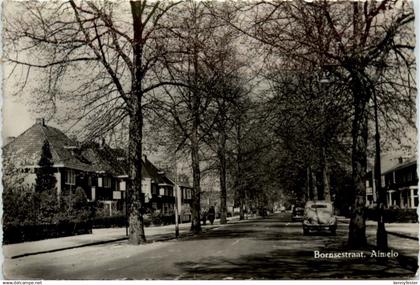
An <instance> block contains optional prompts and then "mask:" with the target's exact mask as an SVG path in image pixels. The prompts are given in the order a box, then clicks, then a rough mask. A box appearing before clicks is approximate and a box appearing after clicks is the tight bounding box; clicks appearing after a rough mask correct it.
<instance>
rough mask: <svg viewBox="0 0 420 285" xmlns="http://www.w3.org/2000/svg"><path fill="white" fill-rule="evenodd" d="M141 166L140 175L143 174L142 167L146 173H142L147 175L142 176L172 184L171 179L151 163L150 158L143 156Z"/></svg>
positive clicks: (161, 182)
mask: <svg viewBox="0 0 420 285" xmlns="http://www.w3.org/2000/svg"><path fill="white" fill-rule="evenodd" d="M142 162H143V165H142V166H143V167H142V175H143V169H144V171H145V172H146V173H144V174H145V175H147V176H144V177H150V178H152V180H153V182H155V183H157V184H169V185H172V186H173V185H174V183H173V182H172V180H171V179H169V178H168V177H167V176H166V175H165V174H164V173H163V172H161V171H160V170H159V169H158V168H157V167H156V166H154V165H153V163H152V162H150V160H148V159H147V157H144V158H143V159H142Z"/></svg>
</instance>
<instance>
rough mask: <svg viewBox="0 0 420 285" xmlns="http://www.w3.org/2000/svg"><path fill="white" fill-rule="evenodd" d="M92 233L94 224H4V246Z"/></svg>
mask: <svg viewBox="0 0 420 285" xmlns="http://www.w3.org/2000/svg"><path fill="white" fill-rule="evenodd" d="M91 233H92V224H91V223H90V222H63V223H60V224H42V225H17V224H4V225H3V244H11V243H19V242H25V241H36V240H42V239H49V238H58V237H65V236H71V235H81V234H91Z"/></svg>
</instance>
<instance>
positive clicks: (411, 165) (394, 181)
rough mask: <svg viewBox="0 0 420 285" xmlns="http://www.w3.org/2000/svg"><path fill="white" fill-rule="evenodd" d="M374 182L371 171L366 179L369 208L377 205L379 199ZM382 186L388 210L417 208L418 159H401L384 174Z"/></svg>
mask: <svg viewBox="0 0 420 285" xmlns="http://www.w3.org/2000/svg"><path fill="white" fill-rule="evenodd" d="M373 181H374V177H373V172H372V171H369V172H368V173H367V177H366V204H367V206H374V205H376V201H377V197H378V194H377V191H376V189H375V185H374V183H373ZM381 185H382V187H384V188H385V190H386V193H387V196H386V198H387V205H386V206H387V207H388V208H402V209H407V208H416V207H417V206H418V203H419V198H418V176H417V158H416V157H411V158H409V159H406V160H404V159H403V158H402V157H399V158H398V162H397V163H396V164H395V163H394V165H392V166H391V167H388V168H387V169H386V170H385V171H383V172H382V175H381Z"/></svg>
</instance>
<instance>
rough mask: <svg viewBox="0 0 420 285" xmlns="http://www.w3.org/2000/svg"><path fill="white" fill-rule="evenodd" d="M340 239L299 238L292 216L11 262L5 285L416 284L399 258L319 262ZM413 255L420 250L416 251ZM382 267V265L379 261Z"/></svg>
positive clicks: (342, 235) (341, 247) (343, 235)
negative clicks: (81, 283) (27, 282)
mask: <svg viewBox="0 0 420 285" xmlns="http://www.w3.org/2000/svg"><path fill="white" fill-rule="evenodd" d="M347 227H348V226H347V225H345V224H339V225H338V229H337V235H336V236H332V235H330V234H327V233H316V234H312V235H309V236H304V235H303V234H302V226H301V224H300V223H292V222H291V221H290V214H287V213H284V214H278V215H274V216H271V217H268V218H266V219H257V220H246V221H240V222H236V223H233V224H228V225H224V226H220V227H218V228H216V229H213V230H211V231H208V232H206V233H203V234H201V235H199V236H195V237H188V238H184V239H181V240H173V241H165V242H156V243H151V244H147V245H141V246H133V245H128V244H127V243H126V242H116V243H112V244H104V245H97V246H91V247H84V248H78V249H72V250H65V251H60V252H54V253H47V254H40V255H34V256H28V257H23V258H18V259H6V260H5V261H4V264H3V274H4V276H5V278H6V279H46V280H51V279H99V280H102V279H205V280H208V279H218V280H221V279H227V280H229V279H411V278H413V277H414V274H415V272H414V271H413V269H411V270H410V269H409V267H404V266H402V265H401V262H400V261H401V260H399V259H401V257H399V259H398V258H389V259H388V261H387V262H378V259H376V258H374V257H370V254H371V251H369V250H367V251H365V252H364V255H365V256H364V257H363V258H328V259H326V258H324V259H322V258H315V257H314V251H319V252H321V253H334V252H338V253H341V252H350V253H357V252H358V251H350V250H346V248H345V243H346V239H347ZM413 250H417V251H418V248H416V249H413ZM379 261H383V259H380V260H379Z"/></svg>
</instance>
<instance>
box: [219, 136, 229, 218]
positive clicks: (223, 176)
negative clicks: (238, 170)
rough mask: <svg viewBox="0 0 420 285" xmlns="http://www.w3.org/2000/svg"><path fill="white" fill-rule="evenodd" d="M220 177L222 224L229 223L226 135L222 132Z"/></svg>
mask: <svg viewBox="0 0 420 285" xmlns="http://www.w3.org/2000/svg"><path fill="white" fill-rule="evenodd" d="M219 163H220V166H219V167H220V168H219V176H220V223H221V224H226V223H227V207H226V134H225V133H224V131H222V134H221V139H220V149H219Z"/></svg>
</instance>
